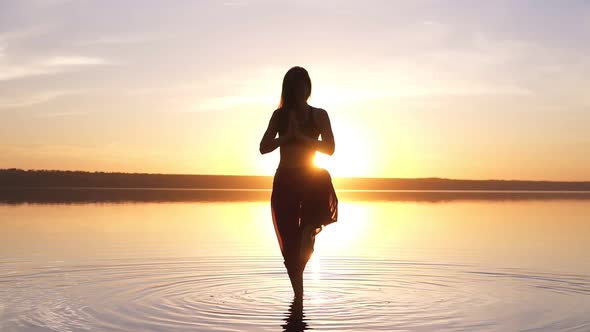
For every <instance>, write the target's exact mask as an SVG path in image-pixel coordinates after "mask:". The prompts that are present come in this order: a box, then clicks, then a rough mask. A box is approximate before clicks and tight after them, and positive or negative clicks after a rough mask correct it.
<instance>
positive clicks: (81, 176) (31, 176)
mask: <svg viewBox="0 0 590 332" xmlns="http://www.w3.org/2000/svg"><path fill="white" fill-rule="evenodd" d="M334 186H335V187H336V189H337V190H344V189H351V190H527V191H539V190H544V191H590V181H585V182H557V181H519V180H453V179H441V178H420V179H394V178H335V179H334ZM0 187H93V188H180V189H182V188H211V189H270V188H271V187H272V177H269V176H237V175H182V174H146V173H109V172H82V171H57V170H22V169H1V170H0Z"/></svg>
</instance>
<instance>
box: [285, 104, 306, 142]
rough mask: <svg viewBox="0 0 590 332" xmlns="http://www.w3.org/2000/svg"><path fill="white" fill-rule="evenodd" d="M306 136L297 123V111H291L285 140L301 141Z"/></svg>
mask: <svg viewBox="0 0 590 332" xmlns="http://www.w3.org/2000/svg"><path fill="white" fill-rule="evenodd" d="M304 137H305V136H304V135H303V133H302V132H301V130H300V129H299V126H298V124H297V119H296V118H295V112H292V111H291V112H289V125H288V127H287V132H286V133H285V141H287V142H292V141H301V140H303V139H304Z"/></svg>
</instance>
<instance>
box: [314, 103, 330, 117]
mask: <svg viewBox="0 0 590 332" xmlns="http://www.w3.org/2000/svg"><path fill="white" fill-rule="evenodd" d="M309 107H310V108H311V111H312V112H311V115H312V116H313V117H314V119H325V118H327V117H328V112H327V111H326V110H325V109H323V108H320V107H315V106H311V105H309Z"/></svg>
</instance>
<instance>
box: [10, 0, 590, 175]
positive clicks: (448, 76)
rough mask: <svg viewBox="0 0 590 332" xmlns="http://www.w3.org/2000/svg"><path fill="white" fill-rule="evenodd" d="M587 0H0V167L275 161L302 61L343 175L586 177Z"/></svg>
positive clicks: (327, 161)
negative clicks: (283, 91)
mask: <svg viewBox="0 0 590 332" xmlns="http://www.w3.org/2000/svg"><path fill="white" fill-rule="evenodd" d="M589 55H590V2H588V1H532V0H531V1H434V0H433V1H422V0H415V1H390V0H384V1H311V0H305V1H256V0H251V1H249V0H235V1H230V0H228V1H143V0H142V1H84V0H72V1H65V0H46V1H41V0H35V1H21V0H3V1H1V2H0V168H11V167H17V168H26V169H70V170H74V169H75V170H89V171H95V170H98V171H125V172H158V173H190V174H243V175H247V174H265V175H272V174H273V172H274V168H275V167H276V164H277V162H278V152H275V153H273V154H269V155H264V156H261V155H260V154H259V152H258V143H259V141H260V138H261V137H262V134H263V132H264V130H265V128H266V125H267V123H268V119H269V117H270V115H271V113H272V111H273V110H275V109H276V107H277V104H278V102H279V96H280V87H281V81H282V78H283V75H284V73H285V72H286V71H287V70H288V69H289V68H290V67H291V66H294V65H300V66H303V67H305V68H307V69H308V71H309V73H310V76H311V79H312V82H313V91H312V97H311V99H310V104H311V105H314V106H317V107H321V108H324V109H326V110H327V111H328V113H329V115H330V118H331V120H332V125H333V128H334V134H335V138H336V153H335V154H334V156H333V157H332V158H325V157H320V158H319V160H318V163H320V164H322V165H324V166H325V167H327V168H328V169H329V170H330V171H331V172H332V174H333V175H335V176H365V177H434V176H436V177H449V178H471V179H489V178H502V179H532V180H536V179H550V180H590V153H589V151H590V56H589Z"/></svg>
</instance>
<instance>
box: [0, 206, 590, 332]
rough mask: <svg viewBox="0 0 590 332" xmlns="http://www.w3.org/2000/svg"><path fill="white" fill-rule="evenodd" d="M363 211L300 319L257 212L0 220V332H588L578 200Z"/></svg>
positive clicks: (349, 224)
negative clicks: (285, 331)
mask: <svg viewBox="0 0 590 332" xmlns="http://www.w3.org/2000/svg"><path fill="white" fill-rule="evenodd" d="M238 196H239V195H238ZM368 197H370V198H371V196H368ZM373 198H374V197H373ZM373 198H371V199H367V200H362V199H354V200H343V201H342V202H341V207H340V220H339V221H338V223H336V224H333V225H330V226H328V227H327V228H326V229H325V230H324V231H323V232H322V233H321V234H320V235H319V236H318V240H317V244H316V252H315V253H314V256H313V258H312V260H311V261H310V263H309V266H308V269H307V271H306V274H305V282H306V296H305V298H304V301H303V306H302V307H299V306H298V305H295V306H293V305H292V303H291V291H290V285H289V281H288V278H287V275H286V272H285V271H284V268H283V265H282V260H281V257H280V253H279V249H278V244H277V241H276V238H275V235H274V230H273V226H272V222H271V220H270V215H269V213H270V209H269V204H268V202H266V201H263V200H258V199H251V200H250V199H249V200H247V201H240V200H239V199H234V200H232V201H226V202H223V201H219V200H213V201H211V200H210V201H196V202H166V203H153V202H142V203H80V204H78V203H77V204H16V205H14V204H13V205H0V230H1V232H0V299H1V302H0V330H1V331H87V330H92V331H282V330H288V331H301V330H305V329H313V330H316V331H376V330H382V331H588V330H590V315H588V313H589V312H590V255H589V254H588V252H589V251H590V245H589V244H588V239H589V238H590V218H589V216H590V200H587V199H571V197H570V198H566V199H551V200H545V199H540V198H539V197H534V199H519V200H505V199H495V200H485V199H481V197H478V198H477V199H471V200H466V199H461V200H447V199H445V200H434V201H435V202H434V203H433V202H430V201H425V200H415V201H414V200H409V199H405V200H395V199H380V200H373Z"/></svg>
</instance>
